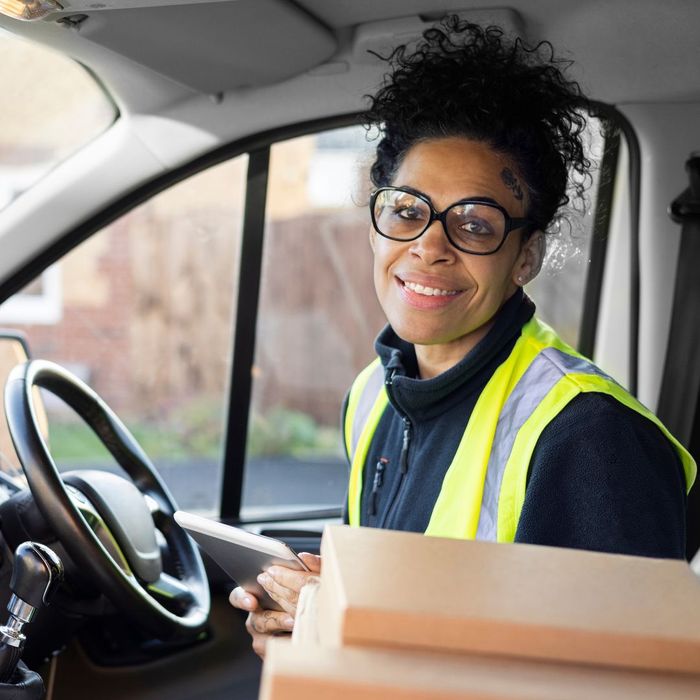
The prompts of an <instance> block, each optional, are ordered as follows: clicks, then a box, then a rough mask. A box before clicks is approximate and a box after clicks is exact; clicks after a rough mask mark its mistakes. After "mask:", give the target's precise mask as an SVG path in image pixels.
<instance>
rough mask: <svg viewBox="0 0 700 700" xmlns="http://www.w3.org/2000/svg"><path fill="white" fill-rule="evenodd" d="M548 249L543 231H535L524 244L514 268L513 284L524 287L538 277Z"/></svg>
mask: <svg viewBox="0 0 700 700" xmlns="http://www.w3.org/2000/svg"><path fill="white" fill-rule="evenodd" d="M546 248H547V246H546V244H545V238H544V233H542V231H535V232H534V233H532V234H531V235H530V236H529V238H528V239H527V240H526V241H525V243H523V245H522V247H521V249H520V255H519V256H518V259H517V261H516V263H515V267H514V268H513V282H514V283H515V284H516V285H517V286H518V287H524V286H525V285H526V284H527V283H528V282H531V281H532V280H534V279H535V277H537V275H538V273H539V271H540V269H541V268H542V261H543V260H544V254H545V252H546Z"/></svg>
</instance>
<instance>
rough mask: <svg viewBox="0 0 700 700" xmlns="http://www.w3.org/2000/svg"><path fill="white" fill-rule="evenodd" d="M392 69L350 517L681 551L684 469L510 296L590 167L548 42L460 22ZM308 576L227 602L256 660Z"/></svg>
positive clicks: (356, 402)
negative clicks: (371, 338) (264, 607)
mask: <svg viewBox="0 0 700 700" xmlns="http://www.w3.org/2000/svg"><path fill="white" fill-rule="evenodd" d="M390 62H391V66H392V73H391V75H390V76H389V77H388V78H387V82H386V83H385V85H384V86H383V87H382V88H381V89H380V90H379V92H378V93H377V95H376V96H375V97H374V98H372V105H371V108H370V110H369V112H368V113H367V115H366V117H367V121H368V122H369V123H370V124H375V125H379V127H380V130H381V140H380V142H379V145H378V147H377V158H376V161H375V163H374V165H373V167H372V172H371V175H372V180H373V183H374V185H375V186H376V188H377V189H376V190H375V192H374V193H373V194H372V197H371V201H370V214H371V218H372V230H371V231H370V245H371V246H372V250H373V251H374V283H375V287H376V291H377V295H378V297H379V300H380V303H381V305H382V308H383V310H384V312H385V314H386V316H387V319H388V321H389V325H388V326H387V327H386V328H385V329H384V330H383V331H382V333H381V334H380V335H379V337H378V339H377V342H376V351H377V355H378V356H379V357H378V359H377V361H375V362H374V363H372V365H370V366H369V367H368V368H367V369H366V370H365V371H364V372H363V373H362V374H360V376H359V377H358V378H357V380H356V381H355V383H354V384H353V387H352V389H351V391H350V393H349V396H348V399H347V400H346V404H345V407H344V414H343V415H344V434H345V443H346V448H347V451H348V456H349V458H350V462H351V474H350V486H349V493H348V521H349V522H350V524H351V525H358V524H360V525H368V526H373V527H383V528H391V529H399V530H412V531H417V532H426V534H433V535H442V536H449V537H463V538H475V537H476V538H479V539H489V540H493V541H517V542H529V543H537V544H547V545H556V546H563V547H578V548H584V549H593V550H599V551H607V552H620V553H628V554H637V555H647V556H657V557H678V558H682V557H683V556H684V548H685V496H686V490H687V489H688V488H690V486H691V485H692V482H693V480H694V478H695V471H696V469H695V464H694V462H693V460H692V458H691V457H690V455H689V454H688V453H687V452H686V451H685V450H684V449H683V448H682V447H681V446H680V444H678V443H677V441H675V439H674V438H673V437H672V436H671V435H670V434H669V433H668V432H667V431H666V429H665V428H664V427H663V426H662V425H661V424H660V423H659V422H658V420H657V419H656V418H655V417H654V416H653V415H652V414H651V413H649V412H648V411H647V410H646V409H645V408H644V407H643V406H641V405H640V404H639V403H638V402H636V401H635V400H634V399H633V398H632V397H631V396H629V394H627V393H626V392H625V391H624V390H623V389H622V388H621V387H619V386H618V385H617V384H615V382H614V381H613V380H611V379H610V378H609V377H607V376H606V375H605V374H604V373H603V372H602V371H601V370H599V369H598V368H597V367H595V366H594V365H592V364H591V363H590V362H588V361H586V360H585V359H584V358H581V357H580V356H579V355H578V354H577V353H576V352H575V351H574V350H572V349H571V348H570V347H569V346H567V345H566V344H565V343H563V342H562V341H561V340H560V339H559V338H558V337H557V336H556V335H555V334H554V333H553V332H552V331H551V329H549V328H547V327H546V326H544V325H543V324H541V323H540V322H539V321H537V320H536V319H535V318H534V316H533V314H534V305H533V303H532V302H531V301H530V300H529V299H528V297H527V296H526V295H525V294H524V293H523V291H522V287H523V286H524V285H525V284H527V283H528V282H529V281H530V280H532V279H533V278H534V277H535V276H536V275H537V273H538V272H539V269H540V266H541V263H542V258H543V255H544V252H545V238H546V231H548V230H550V229H551V228H552V224H553V222H555V220H556V218H557V216H561V209H562V207H563V206H564V205H566V204H567V203H568V201H569V199H568V197H567V186H572V187H573V188H574V191H575V192H576V195H577V196H579V197H580V196H581V195H582V191H581V190H582V186H581V184H580V183H582V182H583V181H585V178H586V176H587V174H588V169H589V167H590V163H589V162H588V160H587V158H586V157H585V154H584V150H583V144H582V132H583V129H584V127H585V120H584V118H583V116H581V114H580V113H579V112H578V111H577V110H578V108H579V107H580V106H581V105H582V104H583V100H582V97H581V94H580V90H579V87H578V85H577V84H576V83H574V82H571V81H568V80H566V78H565V77H564V75H563V73H562V70H561V62H559V61H557V60H556V59H554V58H553V56H552V54H551V48H550V47H549V45H546V44H544V45H541V46H539V47H537V48H536V49H532V50H529V49H527V48H525V47H524V46H523V44H522V43H521V42H519V41H515V42H511V41H509V40H508V39H506V38H505V37H504V36H503V33H502V32H501V31H500V30H498V29H496V28H489V29H486V30H484V29H482V28H480V27H478V26H475V25H471V24H468V23H466V22H463V21H460V20H459V19H458V18H456V17H452V18H450V19H449V20H447V21H446V23H445V24H444V26H443V27H442V28H436V29H431V30H429V31H427V32H426V33H425V35H424V38H423V41H422V42H421V43H420V44H419V46H418V47H417V48H416V49H415V50H413V51H412V52H410V53H409V52H408V51H407V50H406V49H405V48H401V49H399V50H397V51H396V52H394V54H393V56H392V57H391V58H390ZM572 174H573V177H572ZM576 183H578V184H576ZM304 558H305V561H306V562H307V564H308V565H309V568H310V569H311V570H312V572H318V571H319V570H320V559H319V558H318V557H313V556H312V555H305V556H304ZM309 575H313V574H300V573H298V572H293V571H290V570H287V569H283V568H280V567H273V568H272V569H271V570H270V571H268V572H267V573H266V574H263V575H262V576H261V579H260V580H261V583H262V585H263V586H264V587H265V588H266V589H267V590H268V591H269V592H270V594H271V595H272V596H273V597H275V598H276V599H277V600H278V601H279V602H280V603H281V605H282V607H283V608H284V610H285V612H283V613H275V612H272V611H260V610H258V606H257V601H256V600H255V599H254V598H253V597H252V596H250V595H249V594H247V593H246V592H245V591H242V590H241V589H236V591H234V592H233V593H232V596H231V602H232V603H233V604H234V605H235V606H237V607H240V608H242V609H244V610H248V611H250V612H251V614H250V616H249V621H248V629H249V631H250V632H251V634H252V636H253V644H254V648H255V649H256V651H258V653H262V652H263V650H264V644H265V641H266V639H267V637H268V636H269V635H270V634H274V633H279V632H282V631H288V630H290V629H291V628H292V627H293V624H294V619H293V616H294V613H295V610H296V600H297V596H298V592H299V590H300V588H301V586H302V585H303V583H304V582H305V581H306V579H307V577H308V576H309Z"/></svg>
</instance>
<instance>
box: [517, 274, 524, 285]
mask: <svg viewBox="0 0 700 700" xmlns="http://www.w3.org/2000/svg"><path fill="white" fill-rule="evenodd" d="M522 283H523V276H522V275H518V284H522Z"/></svg>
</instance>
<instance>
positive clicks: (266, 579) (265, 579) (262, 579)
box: [258, 574, 270, 586]
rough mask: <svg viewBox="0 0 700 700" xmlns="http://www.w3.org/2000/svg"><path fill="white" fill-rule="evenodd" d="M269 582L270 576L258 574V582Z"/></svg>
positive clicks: (263, 583)
mask: <svg viewBox="0 0 700 700" xmlns="http://www.w3.org/2000/svg"><path fill="white" fill-rule="evenodd" d="M269 582H270V577H269V576H268V575H267V574H260V575H259V576H258V583H261V584H262V585H263V586H264V585H265V584H266V583H269Z"/></svg>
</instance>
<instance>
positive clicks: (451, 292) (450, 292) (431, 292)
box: [404, 282, 461, 297]
mask: <svg viewBox="0 0 700 700" xmlns="http://www.w3.org/2000/svg"><path fill="white" fill-rule="evenodd" d="M404 286H405V287H406V288H407V289H410V290H411V291H412V292H415V293H416V294H423V295H424V296H426V297H453V296H455V295H456V294H459V292H460V291H461V290H459V289H437V288H436V287H424V286H423V285H422V284H415V283H414V282H404Z"/></svg>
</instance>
